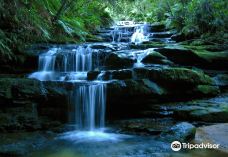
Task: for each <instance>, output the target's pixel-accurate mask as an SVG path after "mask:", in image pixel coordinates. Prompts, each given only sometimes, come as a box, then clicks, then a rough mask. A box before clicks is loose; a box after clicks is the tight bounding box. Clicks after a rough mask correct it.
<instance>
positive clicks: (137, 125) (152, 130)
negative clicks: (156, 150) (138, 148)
mask: <svg viewBox="0 0 228 157" xmlns="http://www.w3.org/2000/svg"><path fill="white" fill-rule="evenodd" d="M173 125H174V122H173V121H172V120H171V119H168V118H164V119H159V118H157V119H150V118H141V119H129V120H118V121H115V122H113V126H114V127H116V128H118V129H119V131H120V132H121V133H128V134H129V133H130V134H137V135H158V134H160V133H161V132H162V131H165V130H168V129H169V128H170V127H171V126H173Z"/></svg>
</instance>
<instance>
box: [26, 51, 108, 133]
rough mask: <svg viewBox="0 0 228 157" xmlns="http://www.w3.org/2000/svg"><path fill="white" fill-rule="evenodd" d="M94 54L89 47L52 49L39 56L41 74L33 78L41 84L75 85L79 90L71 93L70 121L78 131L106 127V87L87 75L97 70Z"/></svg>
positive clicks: (37, 73) (35, 74)
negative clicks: (91, 79) (88, 78)
mask: <svg viewBox="0 0 228 157" xmlns="http://www.w3.org/2000/svg"><path fill="white" fill-rule="evenodd" d="M92 55H93V51H92V49H91V48H90V47H89V46H86V47H84V46H78V47H76V48H73V49H70V50H66V49H63V48H51V49H50V50H48V51H47V52H46V53H43V54H41V55H40V56H39V71H38V72H35V73H33V74H31V75H30V76H29V78H35V79H38V80H41V81H61V82H74V83H75V89H74V90H73V92H72V93H69V97H70V104H71V105H72V106H73V107H71V108H72V111H71V112H70V113H69V115H70V116H69V119H70V120H69V122H70V123H71V124H72V125H74V128H75V130H78V131H82V130H83V131H85V130H87V131H93V130H95V129H100V128H104V127H105V103H106V91H105V90H106V85H105V84H104V83H102V82H88V81H87V80H86V78H87V72H88V71H90V70H92V69H93V68H97V67H95V66H94V65H93V57H92ZM82 82H83V83H82Z"/></svg>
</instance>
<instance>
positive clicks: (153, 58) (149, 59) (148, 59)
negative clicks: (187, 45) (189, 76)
mask: <svg viewBox="0 0 228 157" xmlns="http://www.w3.org/2000/svg"><path fill="white" fill-rule="evenodd" d="M142 63H145V64H168V65H171V64H172V62H171V61H169V60H167V58H166V57H165V56H163V55H161V54H160V53H158V52H156V51H150V52H149V53H148V54H147V55H146V56H145V57H144V58H143V59H142Z"/></svg>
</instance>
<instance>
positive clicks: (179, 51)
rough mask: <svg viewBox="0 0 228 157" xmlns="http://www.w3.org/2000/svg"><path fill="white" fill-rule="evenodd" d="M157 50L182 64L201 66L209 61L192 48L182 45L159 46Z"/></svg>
mask: <svg viewBox="0 0 228 157" xmlns="http://www.w3.org/2000/svg"><path fill="white" fill-rule="evenodd" d="M155 51H157V52H159V53H160V54H162V55H164V56H166V57H167V58H168V59H169V60H170V61H172V62H174V63H176V64H181V65H191V66H200V65H202V64H206V63H207V61H206V60H204V59H203V58H201V57H199V56H198V55H197V54H195V53H194V52H193V51H192V50H189V49H186V48H184V47H181V46H170V47H165V48H158V49H155Z"/></svg>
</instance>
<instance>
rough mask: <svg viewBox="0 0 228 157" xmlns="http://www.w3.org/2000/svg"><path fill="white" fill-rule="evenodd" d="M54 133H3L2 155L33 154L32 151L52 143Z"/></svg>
mask: <svg viewBox="0 0 228 157" xmlns="http://www.w3.org/2000/svg"><path fill="white" fill-rule="evenodd" d="M52 136H53V135H50V134H44V135H43V134H41V133H38V132H34V133H26V132H25V133H15V134H1V138H0V140H1V142H2V143H1V144H0V156H4V157H24V156H31V154H32V152H35V151H38V150H40V149H43V148H45V147H47V146H49V145H50V139H53V137H52Z"/></svg>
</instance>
